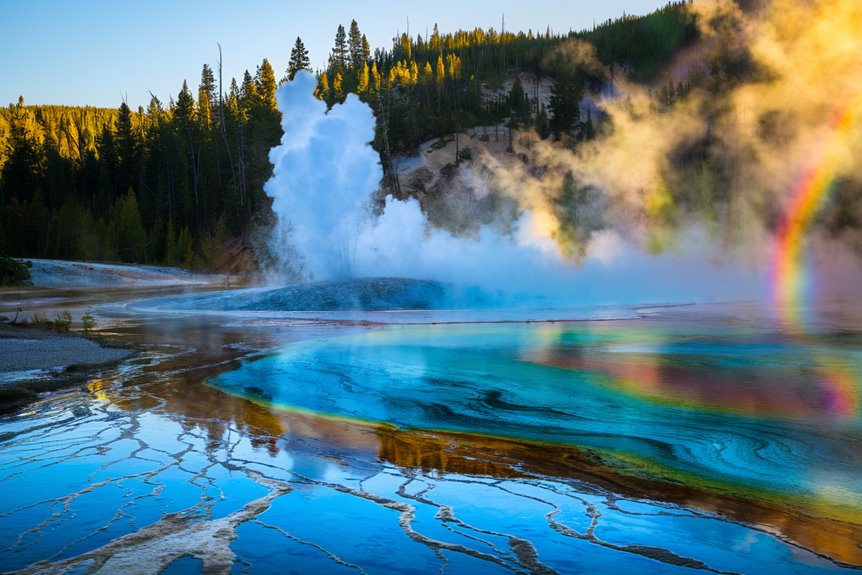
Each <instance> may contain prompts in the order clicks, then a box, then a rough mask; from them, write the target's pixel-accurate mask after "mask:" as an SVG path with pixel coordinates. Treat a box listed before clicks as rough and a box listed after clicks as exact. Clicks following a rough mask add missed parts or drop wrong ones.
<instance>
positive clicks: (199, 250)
mask: <svg viewBox="0 0 862 575" xmlns="http://www.w3.org/2000/svg"><path fill="white" fill-rule="evenodd" d="M696 35H697V27H696V26H695V23H694V17H693V16H692V15H691V13H690V11H689V8H688V5H687V4H686V3H684V2H680V3H675V4H668V5H667V6H666V7H665V8H663V9H661V10H659V11H657V12H655V13H653V14H650V15H648V16H644V17H621V18H619V19H617V20H614V21H608V22H605V23H603V24H601V25H599V26H596V27H594V28H593V29H591V30H586V31H581V32H577V33H568V34H562V35H561V34H553V33H551V32H550V31H544V32H533V31H527V32H509V31H499V32H498V31H495V30H494V29H487V30H484V29H480V28H478V29H475V30H472V31H458V32H454V33H441V32H440V31H439V30H438V29H437V27H436V26H435V28H434V31H433V33H431V34H430V35H428V36H427V37H426V36H416V37H408V36H407V35H406V34H405V35H402V36H401V38H400V39H398V40H397V41H396V42H395V44H394V45H393V46H391V47H390V48H388V49H387V48H377V49H374V50H373V51H372V48H371V46H369V44H368V41H367V40H366V38H365V36H364V35H363V34H362V33H361V30H360V28H359V24H358V23H357V22H356V21H355V20H354V21H352V22H351V23H350V25H349V26H348V27H346V28H345V27H341V26H340V27H339V28H338V30H337V31H336V34H335V42H334V46H333V49H332V53H331V55H330V57H329V63H328V65H327V67H326V69H325V70H319V71H317V72H316V73H317V77H318V91H317V95H318V97H320V98H322V99H324V100H325V101H326V102H327V103H328V104H329V105H334V104H335V103H337V102H339V101H342V100H343V99H344V98H345V97H346V95H347V94H348V93H356V94H358V95H359V97H360V98H361V99H362V100H364V101H366V102H368V103H369V104H370V105H371V106H372V108H373V109H374V111H375V113H376V115H377V118H378V122H377V137H376V139H375V141H374V146H375V149H377V151H378V152H380V154H381V160H382V163H383V166H384V170H387V171H389V170H390V168H391V158H392V157H393V156H394V155H398V154H408V153H412V152H414V151H415V150H416V148H417V146H418V144H419V143H420V142H422V141H424V140H427V139H429V138H433V137H437V136H442V135H445V134H447V133H451V132H453V131H455V130H461V129H465V128H468V127H472V126H476V125H488V124H496V123H499V122H502V121H507V122H509V123H510V125H511V126H514V127H518V128H521V129H533V128H535V129H536V130H537V131H538V132H539V134H541V135H542V136H543V137H553V138H557V139H561V140H566V139H569V140H570V141H571V142H573V145H576V143H577V141H579V140H581V139H585V138H590V137H591V136H592V135H593V134H594V133H595V128H594V126H593V124H592V122H593V120H592V118H589V117H587V118H582V117H581V116H580V113H579V104H580V101H581V99H582V96H583V94H584V92H585V90H590V89H593V90H597V89H600V88H601V87H602V86H606V85H608V84H610V83H612V82H613V81H614V78H613V75H614V73H615V72H614V71H615V70H618V73H620V74H623V73H624V74H626V75H627V76H628V77H629V78H631V79H634V80H636V81H641V82H651V81H653V80H654V78H655V76H656V74H657V72H658V71H659V70H660V69H661V68H662V66H663V65H665V64H666V63H667V62H668V61H669V58H670V57H672V56H673V55H674V54H675V53H676V52H677V51H678V50H680V48H682V47H684V46H685V45H687V44H688V43H690V42H692V41H693V40H694V39H695V37H696ZM573 40H580V41H583V42H586V43H589V44H591V45H592V46H593V50H594V53H595V56H596V57H597V58H598V59H599V60H600V61H601V62H602V63H603V64H605V66H606V67H603V68H602V71H599V70H596V69H592V68H590V67H588V66H584V65H582V64H581V63H580V62H578V61H576V60H572V59H570V58H567V57H566V55H565V52H564V51H561V50H559V49H558V48H559V46H561V45H562V44H563V43H566V42H569V43H571V42H572V41H573ZM217 68H218V65H216V69H217ZM308 68H309V59H308V54H307V52H306V51H305V48H304V46H303V43H302V40H301V39H300V38H297V39H296V43H295V44H294V46H293V50H292V53H291V58H290V66H289V68H288V70H286V71H285V72H284V74H283V78H282V79H281V80H280V81H286V80H288V79H290V78H292V76H293V75H294V74H295V73H296V72H297V71H299V70H301V69H308ZM603 70H610V71H611V73H610V75H608V74H606V73H605V72H604V71H603ZM524 75H527V76H529V77H531V78H533V79H534V89H535V90H538V86H539V85H541V84H543V83H544V84H545V85H547V86H549V87H550V90H551V95H550V99H549V104H548V106H547V108H546V107H545V106H544V105H542V103H541V99H540V98H539V97H538V93H530V91H529V90H525V89H524V87H523V86H522V85H521V82H520V79H519V78H520V77H523V76H524ZM513 79H514V82H512V80H513ZM507 82H508V83H509V84H511V87H510V88H508V89H506V90H504V89H502V88H503V86H504V85H507ZM278 83H279V80H277V77H276V72H275V71H274V70H273V68H272V66H271V65H270V64H269V62H268V61H267V60H266V59H264V60H263V61H262V62H261V63H260V64H259V65H257V67H256V71H255V73H254V74H252V73H250V72H248V71H247V72H246V73H245V75H244V77H243V78H242V79H241V80H240V81H237V80H235V79H234V80H230V81H229V82H225V83H222V81H221V78H219V77H218V74H217V72H214V70H213V68H212V67H211V66H209V65H207V64H204V65H203V69H202V71H201V74H200V79H199V81H198V83H197V87H196V88H191V87H190V86H189V85H188V83H187V82H182V83H181V84H182V87H181V89H180V90H179V91H178V93H177V95H176V96H175V97H171V98H170V99H169V100H168V101H167V102H163V101H161V100H159V98H157V97H156V96H153V97H152V99H151V101H150V103H149V105H148V106H147V107H146V108H138V109H137V110H131V109H130V108H129V106H127V105H126V104H125V103H120V105H119V106H118V108H117V109H97V108H90V107H83V108H81V107H63V106H28V105H26V102H25V100H24V98H21V99H20V100H19V101H18V102H17V103H15V104H10V105H9V107H8V108H3V109H0V209H2V216H0V255H11V256H15V257H52V258H64V259H86V260H102V261H124V262H142V263H167V264H172V265H181V266H185V267H194V268H202V269H204V268H209V269H223V268H225V267H226V266H229V265H230V264H231V263H233V264H237V259H236V258H232V261H231V262H227V261H225V259H226V258H225V257H224V253H225V247H226V245H228V244H230V245H231V246H233V248H237V246H240V248H242V247H245V248H248V246H250V245H251V242H250V240H249V238H250V234H251V231H252V230H253V229H255V227H256V226H258V225H259V224H261V223H263V222H265V221H266V220H267V219H268V218H269V204H268V201H267V198H266V196H265V194H264V192H263V184H264V182H265V181H266V180H267V179H268V178H269V175H270V171H271V166H270V164H269V161H268V158H267V153H268V151H269V149H270V148H271V147H272V146H273V145H275V144H276V143H277V142H278V140H279V138H280V136H281V129H280V125H279V113H278V111H277V109H276V106H275V91H276V88H277V85H278ZM683 89H684V87H682V86H679V87H676V88H675V87H674V86H673V85H671V86H670V89H669V90H668V88H667V87H663V90H662V91H661V92H659V91H657V92H656V98H657V100H660V99H662V98H663V99H668V98H672V97H674V95H675V94H676V95H681V94H682V92H683ZM193 90H194V91H193ZM245 251H246V252H250V250H248V249H246V250H245ZM241 264H242V266H246V267H247V266H248V265H249V264H250V261H248V260H243V261H242V262H241Z"/></svg>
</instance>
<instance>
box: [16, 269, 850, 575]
mask: <svg viewBox="0 0 862 575" xmlns="http://www.w3.org/2000/svg"><path fill="white" fill-rule="evenodd" d="M427 287H428V286H418V287H417V286H416V285H412V286H409V289H407V290H406V291H407V292H410V293H409V294H408V295H409V297H410V298H413V302H414V303H415V302H416V301H419V300H417V299H416V298H420V299H421V297H426V296H428V295H429V294H431V296H433V297H435V298H436V297H437V296H441V292H437V291H436V288H429V289H425V288H427ZM419 288H421V289H419ZM396 291H398V290H396ZM444 291H445V290H444ZM403 293H404V290H401V291H399V294H401V295H403ZM435 293H436V294H437V295H434V294H435ZM288 295H290V294H288ZM294 295H295V294H294ZM294 295H292V296H291V297H294ZM306 295H307V294H306ZM318 295H319V294H318ZM401 295H398V294H396V295H392V294H389V295H386V297H387V298H390V299H389V300H387V305H385V306H381V308H380V309H376V310H375V309H372V310H371V312H369V313H368V314H365V315H361V316H356V315H349V316H348V317H347V319H345V317H343V316H342V315H339V314H341V313H343V312H344V311H345V310H347V311H350V312H351V313H352V312H357V311H363V310H356V309H353V308H352V307H351V306H349V305H345V306H341V307H340V308H339V309H337V310H334V311H333V310H332V309H330V308H331V306H329V304H327V306H329V307H327V306H323V307H325V308H326V309H318V310H308V309H299V308H308V307H310V306H309V305H302V306H296V305H290V306H288V307H293V308H297V309H296V310H294V311H297V313H295V314H294V313H288V314H287V315H282V314H266V313H262V310H261V309H259V308H261V307H265V306H271V307H272V301H269V303H265V304H261V305H254V306H252V307H255V308H258V309H253V310H249V309H227V308H226V307H225V306H222V305H221V304H213V303H212V302H214V301H216V300H217V298H221V297H226V296H221V295H219V296H205V298H208V299H201V300H196V301H197V303H195V305H188V301H189V300H183V301H185V302H186V303H185V304H183V303H180V298H174V299H171V300H170V301H167V300H161V301H159V302H155V303H153V302H149V303H146V305H144V304H141V305H137V307H136V305H133V306H131V307H130V308H129V309H124V310H123V311H117V310H116V309H113V311H111V310H103V312H102V313H103V314H106V315H108V314H117V315H116V316H114V317H113V320H114V322H115V323H114V324H111V325H112V326H113V327H112V329H113V330H114V332H115V333H114V336H115V337H120V336H124V337H127V338H128V339H129V341H131V342H135V343H137V344H139V345H140V348H141V349H142V352H141V353H139V354H138V355H136V356H135V357H134V358H132V359H130V360H128V361H127V362H125V363H124V364H122V365H120V366H119V367H117V368H111V369H107V370H105V371H104V373H101V374H99V376H98V377H93V378H91V379H90V380H89V381H88V385H87V389H86V390H82V391H72V392H67V393H62V394H54V395H51V396H48V397H45V398H43V399H42V400H41V401H40V402H38V403H37V404H35V405H33V406H32V407H31V408H29V409H28V410H26V411H25V412H23V413H18V414H15V415H9V416H4V417H3V419H2V420H0V489H2V493H3V497H2V498H0V567H2V569H3V570H4V571H8V572H20V573H58V574H59V573H160V572H161V573H200V572H208V573H209V572H212V573H237V574H239V573H340V572H344V573H439V572H445V573H582V572H591V571H604V572H614V573H694V572H712V573H752V574H762V573H836V572H850V571H855V570H858V569H859V568H860V567H862V547H860V542H862V417H860V384H859V381H860V379H859V374H860V369H862V351H860V350H862V333H860V332H859V331H857V330H854V329H851V328H848V327H847V325H846V324H842V325H841V327H840V328H839V327H835V326H834V325H831V324H828V323H824V324H821V325H820V326H819V327H818V328H817V329H816V330H812V331H810V332H806V333H788V332H785V331H782V330H780V329H777V328H776V327H775V326H774V325H773V324H771V323H770V322H769V321H767V320H766V319H764V320H760V319H758V318H757V317H755V316H752V315H751V314H750V313H748V312H747V310H740V309H738V308H734V307H732V306H726V307H721V306H717V307H713V308H711V309H705V308H703V309H702V308H685V309H677V308H655V309H651V310H646V309H635V308H619V309H614V310H609V309H604V310H593V311H592V312H589V313H587V312H584V311H583V310H581V311H579V312H577V313H578V314H580V315H581V316H582V317H583V319H581V320H579V321H551V320H550V319H549V317H550V318H552V317H553V316H554V315H555V314H556V315H559V316H560V317H563V318H567V319H571V317H570V316H571V315H572V314H574V313H575V312H573V311H572V310H566V311H560V310H557V311H556V312H555V311H554V310H553V309H550V308H543V309H542V310H541V311H535V313H534V314H533V315H534V316H535V317H541V318H542V321H523V319H524V317H523V315H521V314H524V315H528V316H529V315H530V312H526V311H524V312H518V313H516V314H511V315H507V314H506V313H502V312H499V311H497V312H487V311H485V312H481V313H477V315H476V316H475V317H473V316H469V317H470V319H471V321H464V319H465V317H468V316H465V315H464V313H461V312H458V313H453V312H452V311H451V310H448V309H438V308H443V307H445V306H436V305H428V306H426V307H427V308H428V309H425V310H423V311H422V313H421V314H418V315H415V316H410V315H409V313H408V317H409V318H410V319H409V321H407V322H399V321H397V319H393V318H398V317H402V316H400V315H399V314H397V313H394V312H393V313H390V314H389V315H387V316H386V317H387V318H389V319H388V320H387V321H386V322H381V321H375V318H378V317H381V316H380V315H379V314H382V313H384V312H391V311H392V310H389V309H385V308H389V307H397V306H393V301H395V300H393V299H392V298H395V299H397V298H399V297H401ZM444 295H445V294H444ZM261 297H262V298H264V299H265V298H272V297H279V298H282V299H283V298H284V297H286V296H285V294H283V293H282V294H262V295H261ZM303 297H305V296H303ZM441 297H443V296H441ZM222 301H223V302H224V301H227V300H226V299H224V300H222ZM435 301H439V300H435ZM201 302H209V303H201ZM306 303H308V302H306ZM396 303H397V302H396ZM279 305H281V304H279ZM363 305H364V304H363ZM207 306H209V307H210V309H208V310H206V311H208V312H211V313H203V314H202V313H198V312H200V311H202V308H204V307H207ZM360 307H361V306H360ZM192 308H195V309H192ZM142 309H146V310H147V311H141V310H142ZM179 310H183V313H178V311H179ZM282 311H284V310H282ZM299 311H302V312H309V314H306V313H298V312H299ZM329 312H332V315H326V314H327V313H329ZM321 313H324V315H323V316H321V315H320V314H321ZM375 314H377V315H375ZM591 314H592V315H591ZM321 317H323V318H324V320H325V321H324V320H321ZM357 317H361V320H362V321H357ZM429 318H430V320H434V321H429ZM608 318H611V319H608ZM475 319H479V320H482V321H480V322H476V321H474V320H475Z"/></svg>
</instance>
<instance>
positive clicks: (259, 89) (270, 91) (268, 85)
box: [254, 58, 276, 110]
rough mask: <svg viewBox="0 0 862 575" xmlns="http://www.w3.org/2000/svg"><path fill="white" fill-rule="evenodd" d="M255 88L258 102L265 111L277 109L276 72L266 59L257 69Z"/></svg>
mask: <svg viewBox="0 0 862 575" xmlns="http://www.w3.org/2000/svg"><path fill="white" fill-rule="evenodd" d="M254 88H255V92H256V93H257V97H258V101H259V103H260V105H261V106H263V108H264V109H265V110H274V109H275V88H276V85H275V71H273V69H272V65H271V64H270V63H269V60H267V59H266V58H264V59H263V62H261V63H260V66H258V67H257V73H256V74H255V77H254Z"/></svg>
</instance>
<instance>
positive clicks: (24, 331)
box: [0, 324, 133, 413]
mask: <svg viewBox="0 0 862 575" xmlns="http://www.w3.org/2000/svg"><path fill="white" fill-rule="evenodd" d="M132 353H133V351H132V350H129V349H117V348H108V347H103V346H101V345H99V344H98V343H97V342H95V341H92V340H89V339H86V338H83V337H80V336H75V335H68V334H57V333H54V332H51V331H45V330H39V329H31V328H25V327H19V326H11V325H4V324H0V413H9V412H12V411H15V410H16V409H20V408H22V407H24V406H26V405H28V404H29V403H31V402H33V401H36V400H37V399H38V397H39V394H40V393H43V392H47V391H56V390H59V389H65V388H70V387H74V386H80V385H84V384H86V383H87V382H88V381H89V379H90V376H91V375H92V374H94V373H96V372H98V370H99V369H100V368H103V367H109V366H110V365H111V364H114V363H117V362H119V361H121V360H123V359H125V358H127V357H129V356H130V355H132Z"/></svg>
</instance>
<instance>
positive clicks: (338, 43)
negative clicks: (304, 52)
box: [329, 24, 347, 75]
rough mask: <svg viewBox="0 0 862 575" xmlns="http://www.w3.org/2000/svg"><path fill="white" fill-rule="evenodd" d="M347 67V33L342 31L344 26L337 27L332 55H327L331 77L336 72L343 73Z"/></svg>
mask: <svg viewBox="0 0 862 575" xmlns="http://www.w3.org/2000/svg"><path fill="white" fill-rule="evenodd" d="M346 67H347V33H346V32H345V31H344V26H342V25H341V24H339V25H338V30H337V31H336V33H335V46H334V47H333V48H332V53H331V54H330V55H329V70H330V73H332V74H333V75H334V74H335V73H337V72H343V71H344V69H345V68H346Z"/></svg>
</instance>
